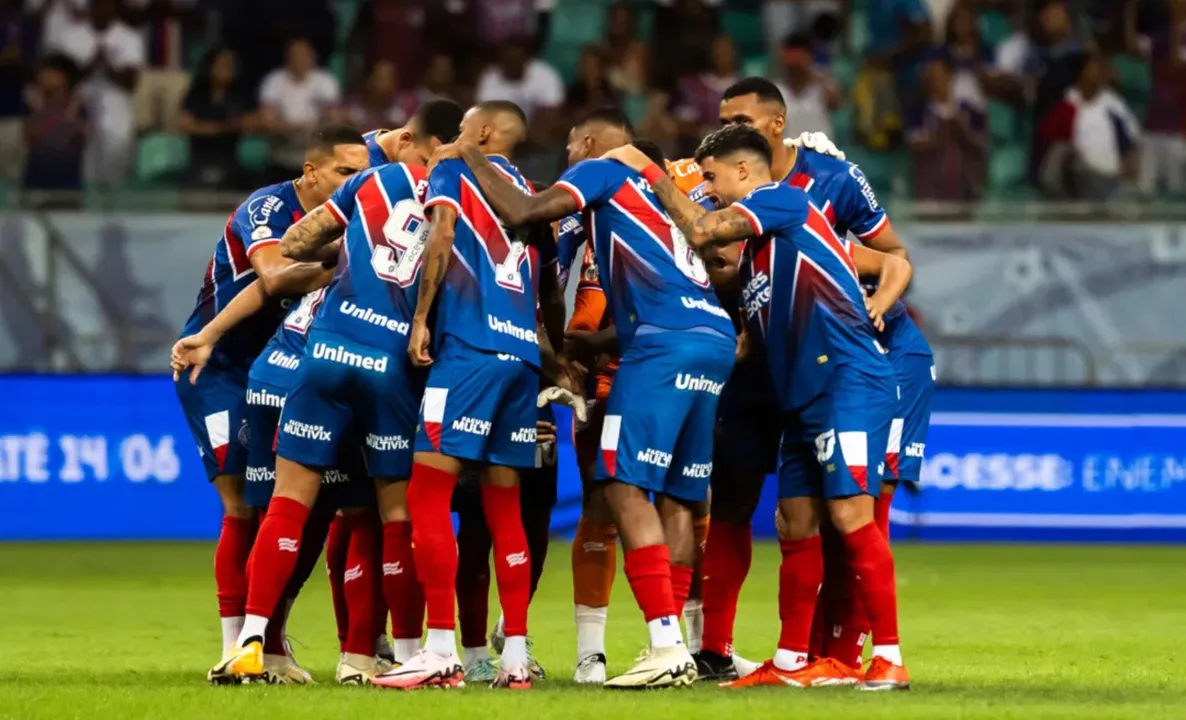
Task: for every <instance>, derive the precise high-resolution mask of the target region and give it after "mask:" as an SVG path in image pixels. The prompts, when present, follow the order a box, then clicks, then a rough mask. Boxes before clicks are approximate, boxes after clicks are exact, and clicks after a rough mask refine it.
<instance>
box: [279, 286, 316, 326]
mask: <svg viewBox="0 0 1186 720" xmlns="http://www.w3.org/2000/svg"><path fill="white" fill-rule="evenodd" d="M325 290H326V289H325V288H321V289H320V290H314V291H313V292H311V293H307V294H306V295H305V296H304V297H303V298H301V302H300V304H298V305H297V306H296V308H294V309H293V310H292V311H291V312H289V313H288V317H286V318H284V327H285V329H287V330H292V331H293V332H298V333H300V334H302V335H304V334H305V333H307V332H309V326H310V325H312V324H313V316H314V315H316V314H317V308H318V307H320V306H321V301H322V300H324V299H325Z"/></svg>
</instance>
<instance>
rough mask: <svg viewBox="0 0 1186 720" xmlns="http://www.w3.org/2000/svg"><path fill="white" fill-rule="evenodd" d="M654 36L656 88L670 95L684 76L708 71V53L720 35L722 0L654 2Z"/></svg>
mask: <svg viewBox="0 0 1186 720" xmlns="http://www.w3.org/2000/svg"><path fill="white" fill-rule="evenodd" d="M655 2H656V3H657V4H658V8H656V9H655V22H654V28H655V30H654V33H653V36H652V38H651V46H652V47H653V48H655V49H656V52H655V56H654V58H653V60H654V68H653V69H654V77H653V78H652V80H653V82H654V85H655V87H657V88H659V89H661V90H664V91H671V90H674V89H675V88H676V83H677V82H678V80H679V78H680V77H681V76H682V75H683V74H684V73H696V72H700V71H702V70H705V69H706V68H707V67H708V65H709V62H707V61H708V60H709V58H707V57H706V56H705V52H704V51H705V49H706V48H709V47H711V46H712V43H713V39H714V38H715V37H717V35H719V34H720V28H721V18H720V11H719V10H718V9H717V6H718V5H720V0H714V1H709V0H655Z"/></svg>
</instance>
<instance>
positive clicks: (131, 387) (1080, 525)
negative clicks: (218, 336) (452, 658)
mask: <svg viewBox="0 0 1186 720" xmlns="http://www.w3.org/2000/svg"><path fill="white" fill-rule="evenodd" d="M558 416H559V417H558V418H557V419H558V422H559V424H560V426H561V427H560V433H559V435H560V439H561V444H560V448H559V450H560V464H561V470H560V493H559V496H560V500H559V504H558V506H557V511H556V514H555V518H554V523H553V525H554V529H555V530H556V531H557V532H558V533H561V534H566V533H568V532H570V531H571V530H572V528H574V527H575V525H576V520H577V517H578V516H579V513H580V483H579V480H578V478H577V473H576V471H575V467H574V462H575V461H574V457H573V453H572V447H571V444H569V442H568V438H569V437H570V435H569V430H568V420H567V417H565V416H564V415H563V414H561V413H558ZM926 453H927V459H926V462H925V463H924V466H923V471H922V478H921V482H920V490H919V492H917V493H908V492H905V491H900V497H899V498H898V499H897V500H896V501H895V503H894V510H893V513H892V520H893V523H894V533H895V537H914V538H919V539H923V540H932V539H933V540H986V541H996V540H1002V541H1007V540H1018V541H1041V540H1050V541H1087V540H1091V541H1098V540H1107V541H1139V542H1159V541H1160V542H1186V391H1143V390H1142V391H1096V390H1060V391H1036V390H1024V391H1022V390H956V389H941V390H940V391H939V392H938V393H937V394H936V396H935V401H934V414H933V417H932V424H931V431H930V436H929V438H928V441H927V448H926ZM775 502H776V498H775V496H774V484H773V483H767V488H766V493H765V495H764V496H763V501H762V505H761V506H760V508H759V510H758V513H757V516H756V517H755V519H754V526H755V533H756V534H758V535H767V536H770V535H773V534H774V522H773V519H774V508H775ZM219 517H220V510H219V505H218V498H217V496H216V494H215V492H214V491H213V489H212V488H210V487H209V486H208V484H207V482H206V479H205V476H204V473H203V471H202V465H201V461H200V459H199V457H198V454H197V450H196V449H195V447H194V444H193V441H192V440H191V439H190V436H189V431H188V429H187V427H186V424H185V420H184V418H183V417H182V414H181V411H180V408H179V407H178V405H177V400H176V396H175V394H174V391H173V384H172V381H171V380H170V379H169V378H168V377H164V376H111V375H103V376H99V375H86V376H51V375H45V376H23V375H9V376H0V540H71V539H203V538H212V537H214V536H215V535H216V534H217V532H218V527H219Z"/></svg>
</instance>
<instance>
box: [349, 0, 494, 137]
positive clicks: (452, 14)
mask: <svg viewBox="0 0 1186 720" xmlns="http://www.w3.org/2000/svg"><path fill="white" fill-rule="evenodd" d="M464 9H465V5H464V3H460V4H459V3H456V2H436V1H434V0H363V2H362V4H361V5H360V6H359V8H358V15H357V17H356V19H355V21H354V28H353V30H352V31H351V33H350V39H349V40H348V41H347V43H346V48H345V50H346V51H347V52H348V53H350V55H351V57H350V62H349V66H350V77H351V78H352V79H357V78H361V77H363V76H368V77H369V73H368V72H367V68H372V69H373V68H374V67H375V66H377V65H378V64H379V63H381V62H387V63H390V64H391V66H392V67H393V68H394V69H395V70H396V72H397V74H398V80H399V82H400V84H402V85H403V86H404V87H416V86H417V85H419V84H420V82H421V81H422V80H423V77H424V71H425V70H426V69H427V67H428V62H427V61H428V59H429V58H431V57H432V56H433V55H434V54H435V53H438V52H442V51H444V50H448V49H449V48H456V47H464V46H465V44H464V43H465V42H466V41H467V40H468V41H470V42H472V38H467V37H465V35H464V33H466V32H467V31H468V28H469V27H471V25H470V24H469V23H467V22H465V21H464V19H463V16H462V15H460V12H461V11H463V10H464ZM359 127H362V126H359Z"/></svg>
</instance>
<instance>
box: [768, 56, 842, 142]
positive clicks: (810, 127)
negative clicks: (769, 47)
mask: <svg viewBox="0 0 1186 720" xmlns="http://www.w3.org/2000/svg"><path fill="white" fill-rule="evenodd" d="M779 60H780V61H781V64H782V68H783V73H782V77H781V78H780V79H779V81H778V82H777V83H776V84H777V85H778V90H779V92H781V93H782V98H783V101H784V102H786V106H787V124H786V131H787V133H788V134H789V135H798V134H799V133H805V132H822V133H827V134H828V135H831V134H832V120H831V118H830V117H829V113H830V112H831V111H832V110H835V109H836V108H838V107H840V87H839V86H838V85H837V84H836V82H835V81H834V80H832V78H830V77H829V76H828V75H827V74H826V73H825V72H824V71H823V70H822V69H820V68H818V67H816V66H815V63H814V61H813V59H812V43H811V40H810V39H808V37H807V36H806V35H802V34H794V35H788V36H787V38H786V39H785V40H783V43H782V54H781V55H780V56H779Z"/></svg>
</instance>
